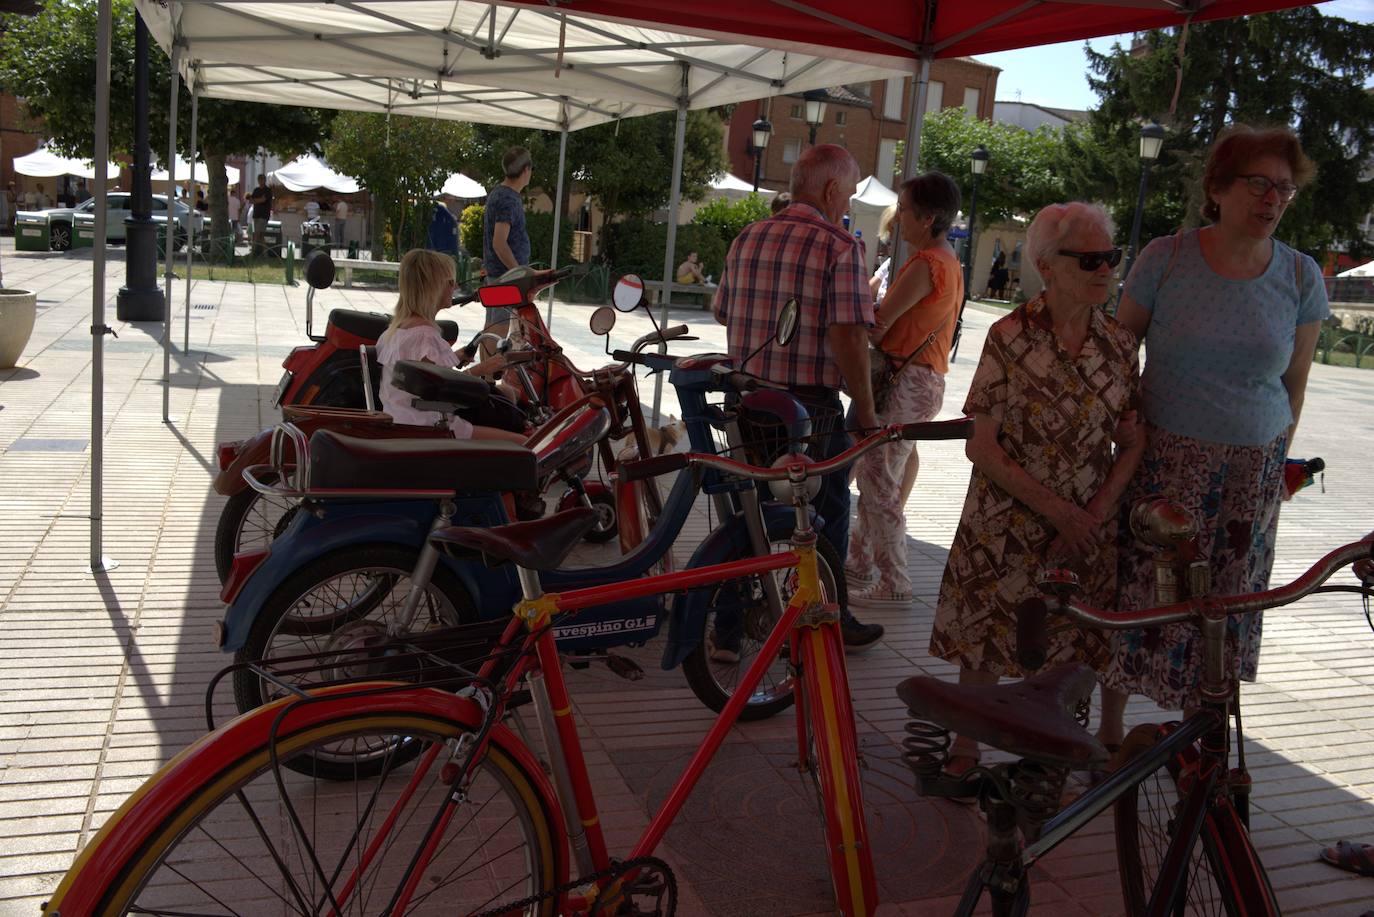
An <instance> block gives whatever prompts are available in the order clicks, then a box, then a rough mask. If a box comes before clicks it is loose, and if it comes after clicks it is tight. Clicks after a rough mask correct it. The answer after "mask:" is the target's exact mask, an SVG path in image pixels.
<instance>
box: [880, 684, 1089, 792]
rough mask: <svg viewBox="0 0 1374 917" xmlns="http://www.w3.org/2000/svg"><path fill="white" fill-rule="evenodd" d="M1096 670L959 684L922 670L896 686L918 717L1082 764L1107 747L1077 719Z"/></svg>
mask: <svg viewBox="0 0 1374 917" xmlns="http://www.w3.org/2000/svg"><path fill="white" fill-rule="evenodd" d="M1096 684H1097V675H1096V674H1095V673H1094V672H1093V670H1092V669H1090V668H1088V667H1087V666H1085V665H1079V664H1070V665H1061V666H1056V667H1055V668H1053V669H1050V670H1049V671H1047V672H1041V673H1039V674H1036V675H1032V676H1031V677H1030V678H1026V679H1024V680H1022V681H1017V682H1012V683H1010V684H1004V685H992V686H982V685H976V686H975V685H958V684H953V683H951V682H947V681H940V680H939V679H937V678H930V677H929V676H925V675H921V676H917V677H914V678H908V679H906V680H905V681H903V682H902V683H901V684H899V685H898V686H897V696H898V697H900V698H901V699H902V701H903V702H904V703H905V704H906V705H907V707H908V708H909V709H910V710H911V713H912V715H913V716H915V717H918V718H920V719H923V720H929V721H930V722H932V723H936V724H938V725H940V726H944V727H945V728H947V729H950V730H953V731H954V732H957V733H958V734H959V735H962V736H967V737H968V738H970V739H975V740H977V741H979V742H982V743H983V744H985V745H991V746H992V747H993V748H1000V749H1002V750H1003V751H1006V752H1010V753H1011V754H1013V755H1016V756H1018V757H1021V758H1030V759H1032V760H1035V761H1043V762H1046V763H1049V764H1059V765H1068V766H1071V767H1083V766H1085V765H1089V764H1103V763H1105V762H1106V761H1107V758H1108V753H1107V749H1106V748H1105V747H1104V746H1103V745H1102V743H1101V742H1099V741H1098V740H1097V737H1096V736H1094V735H1093V734H1092V733H1090V732H1088V731H1087V730H1085V729H1084V728H1083V727H1082V726H1080V725H1079V724H1078V720H1076V719H1074V716H1073V710H1074V708H1075V707H1077V706H1078V702H1079V701H1081V700H1083V699H1085V698H1087V697H1090V696H1091V695H1092V691H1093V686H1094V685H1096Z"/></svg>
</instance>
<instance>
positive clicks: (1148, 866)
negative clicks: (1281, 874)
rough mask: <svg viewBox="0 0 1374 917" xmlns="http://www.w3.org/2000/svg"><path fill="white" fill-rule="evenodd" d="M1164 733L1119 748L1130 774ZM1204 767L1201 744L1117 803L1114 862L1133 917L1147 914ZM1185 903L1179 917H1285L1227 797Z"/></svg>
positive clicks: (1155, 728)
mask: <svg viewBox="0 0 1374 917" xmlns="http://www.w3.org/2000/svg"><path fill="white" fill-rule="evenodd" d="M1168 728H1169V727H1166V726H1159V725H1153V724H1151V725H1144V726H1137V727H1136V728H1135V729H1132V730H1131V732H1130V734H1128V735H1127V736H1126V741H1125V742H1123V743H1122V745H1121V760H1122V762H1123V766H1126V765H1128V764H1129V763H1130V761H1131V760H1133V759H1134V758H1136V757H1138V756H1140V755H1143V754H1145V753H1146V752H1148V751H1149V750H1150V749H1151V748H1153V747H1154V746H1155V744H1156V743H1158V742H1159V741H1161V740H1163V738H1164V737H1165V736H1167V735H1168ZM1198 761H1199V751H1198V748H1197V745H1196V744H1193V745H1189V746H1186V747H1185V748H1184V749H1183V751H1182V752H1180V753H1179V754H1177V755H1175V756H1174V757H1173V758H1171V759H1170V760H1169V761H1168V762H1166V763H1165V764H1164V765H1163V766H1162V767H1160V768H1158V769H1156V770H1155V771H1153V772H1152V773H1150V774H1148V775H1147V776H1146V777H1145V778H1144V779H1143V780H1141V782H1140V783H1138V784H1136V785H1135V786H1134V787H1132V788H1131V789H1129V790H1127V791H1126V792H1125V793H1124V794H1122V796H1121V797H1120V798H1118V799H1117V801H1116V806H1115V813H1114V815H1115V824H1116V855H1117V861H1118V864H1119V866H1120V873H1121V892H1122V897H1123V899H1124V900H1125V904H1126V913H1127V914H1128V915H1130V917H1140V915H1143V914H1145V913H1146V912H1147V910H1148V908H1149V904H1150V897H1151V893H1152V892H1153V890H1154V886H1155V882H1156V880H1157V879H1158V878H1159V872H1160V868H1161V866H1162V864H1163V862H1164V857H1165V854H1166V853H1167V851H1168V849H1169V842H1170V841H1171V840H1172V839H1173V836H1174V831H1175V827H1176V826H1177V824H1178V816H1179V815H1180V813H1181V812H1182V809H1183V803H1184V802H1185V800H1186V799H1187V790H1186V789H1184V788H1183V787H1184V786H1186V785H1187V784H1188V782H1189V781H1190V780H1191V779H1193V777H1194V776H1195V772H1196V769H1197V764H1198ZM1187 869H1188V875H1187V876H1186V877H1185V882H1184V895H1185V896H1186V898H1185V900H1184V901H1183V902H1182V906H1181V907H1178V908H1176V909H1175V910H1174V912H1175V913H1181V914H1182V913H1186V914H1188V915H1199V917H1211V915H1223V914H1224V915H1227V917H1269V915H1277V914H1278V913H1279V906H1278V902H1277V900H1276V899H1275V897H1274V890H1273V889H1272V888H1270V886H1269V877H1268V876H1267V875H1266V873H1265V871H1264V865H1263V864H1262V863H1261V862H1260V859H1259V855H1258V854H1257V853H1256V852H1255V848H1254V845H1253V844H1251V842H1250V835H1249V833H1248V832H1247V831H1246V830H1245V825H1244V824H1242V822H1241V820H1240V816H1239V815H1238V814H1237V813H1236V809H1235V807H1234V806H1233V805H1232V804H1231V800H1230V798H1229V797H1227V796H1225V795H1219V796H1218V798H1217V799H1216V800H1215V801H1214V802H1213V803H1212V804H1211V805H1210V806H1209V808H1208V811H1207V814H1206V816H1205V819H1204V821H1203V824H1202V833H1201V836H1200V838H1199V843H1196V844H1194V845H1193V849H1192V851H1190V853H1189V857H1188V861H1187Z"/></svg>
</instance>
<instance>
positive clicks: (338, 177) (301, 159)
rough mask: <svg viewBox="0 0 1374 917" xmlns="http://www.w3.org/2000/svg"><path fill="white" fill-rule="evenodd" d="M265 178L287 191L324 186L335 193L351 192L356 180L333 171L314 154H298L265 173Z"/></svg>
mask: <svg viewBox="0 0 1374 917" xmlns="http://www.w3.org/2000/svg"><path fill="white" fill-rule="evenodd" d="M267 180H268V181H269V182H273V183H275V184H278V185H281V186H282V187H283V188H285V189H286V190H288V191H298V192H299V191H314V190H316V189H317V188H324V189H325V190H327V191H333V192H334V193H336V194H353V193H355V192H356V191H357V190H358V180H357V179H355V178H350V177H349V176H347V175H344V174H342V173H340V172H335V171H334V170H333V169H331V168H329V166H327V165H325V164H324V163H323V162H321V161H320V160H319V159H317V158H316V157H314V156H309V155H306V156H298V157H297V158H295V159H293V160H291V161H290V162H288V163H287V164H286V165H284V166H282V167H281V168H280V169H277V170H276V171H275V172H268V173H267Z"/></svg>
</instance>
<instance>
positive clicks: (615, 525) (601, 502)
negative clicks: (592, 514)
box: [582, 489, 620, 544]
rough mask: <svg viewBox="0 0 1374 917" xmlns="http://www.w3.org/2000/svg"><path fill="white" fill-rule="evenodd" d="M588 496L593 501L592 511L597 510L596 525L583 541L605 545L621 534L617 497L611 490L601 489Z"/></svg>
mask: <svg viewBox="0 0 1374 917" xmlns="http://www.w3.org/2000/svg"><path fill="white" fill-rule="evenodd" d="M587 496H588V498H589V499H590V500H591V501H592V509H594V510H596V525H594V526H592V527H591V529H590V530H589V531H588V532H587V534H585V535H583V536H582V540H583V541H587V542H590V543H591V544H605V543H606V542H608V541H610V540H611V539H613V538H615V537H616V536H617V535H618V534H620V527H619V522H618V520H617V518H616V511H615V495H614V494H612V493H611V492H610V491H609V490H605V489H601V490H595V491H592V492H590V493H588V494H587Z"/></svg>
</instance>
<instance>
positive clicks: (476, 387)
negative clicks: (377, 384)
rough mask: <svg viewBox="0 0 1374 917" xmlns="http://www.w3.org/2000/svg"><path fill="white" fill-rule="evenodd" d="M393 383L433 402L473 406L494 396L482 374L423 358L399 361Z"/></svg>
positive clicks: (394, 370) (421, 399)
mask: <svg viewBox="0 0 1374 917" xmlns="http://www.w3.org/2000/svg"><path fill="white" fill-rule="evenodd" d="M391 384H392V385H394V386H396V387H397V388H398V389H400V390H401V391H403V392H406V393H407V394H410V395H413V396H414V397H415V400H416V401H423V402H428V403H429V404H430V405H435V404H443V405H453V406H454V407H455V408H472V407H477V406H478V405H479V404H481V403H483V402H484V401H486V400H487V398H489V397H490V396H491V385H490V384H489V383H488V382H487V380H485V379H483V378H481V377H480V376H474V375H471V374H469V373H465V372H462V371H461V370H457V369H452V368H450V367H448V366H436V365H435V364H433V363H424V362H421V361H419V360H400V361H398V362H397V363H396V365H395V366H394V367H392V370H391ZM426 407H428V405H427V406H426ZM431 410H432V408H431Z"/></svg>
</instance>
